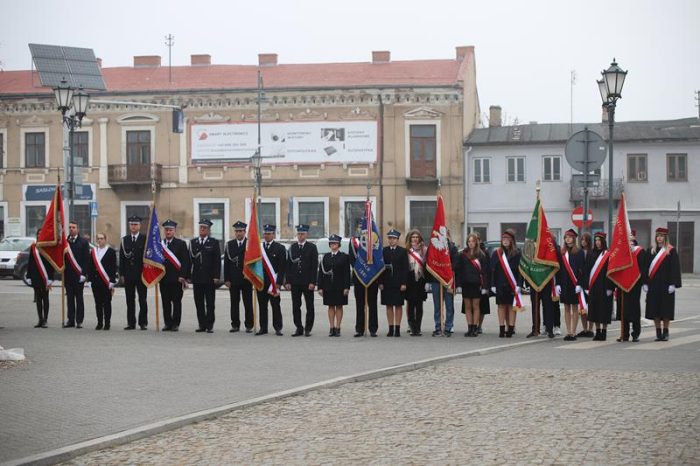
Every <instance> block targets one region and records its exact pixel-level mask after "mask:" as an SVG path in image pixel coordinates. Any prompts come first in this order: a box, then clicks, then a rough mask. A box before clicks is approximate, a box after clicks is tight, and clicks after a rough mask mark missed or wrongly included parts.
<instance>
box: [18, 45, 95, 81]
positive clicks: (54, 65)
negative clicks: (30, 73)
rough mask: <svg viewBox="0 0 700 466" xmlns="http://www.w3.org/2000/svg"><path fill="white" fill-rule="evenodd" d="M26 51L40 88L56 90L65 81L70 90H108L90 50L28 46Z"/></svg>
mask: <svg viewBox="0 0 700 466" xmlns="http://www.w3.org/2000/svg"><path fill="white" fill-rule="evenodd" d="M29 50H30V51H31V52H32V60H33V61H34V66H36V69H37V71H38V72H39V80H40V81H41V84H42V85H43V86H45V87H58V85H59V84H61V81H62V80H64V79H65V80H66V82H67V83H68V85H69V86H71V87H73V88H79V87H82V88H83V89H92V90H98V91H104V90H107V87H106V86H105V83H104V80H103V79H102V71H101V70H100V67H99V66H98V65H97V59H96V58H95V52H93V51H92V49H86V48H79V47H63V46H60V45H46V44H29Z"/></svg>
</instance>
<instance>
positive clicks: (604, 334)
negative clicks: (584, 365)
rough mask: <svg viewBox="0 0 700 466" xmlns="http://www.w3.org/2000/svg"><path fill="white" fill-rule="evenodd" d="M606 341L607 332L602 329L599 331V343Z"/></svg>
mask: <svg viewBox="0 0 700 466" xmlns="http://www.w3.org/2000/svg"><path fill="white" fill-rule="evenodd" d="M607 339H608V331H607V330H605V329H603V330H601V331H600V341H606V340H607Z"/></svg>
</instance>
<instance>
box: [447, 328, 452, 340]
mask: <svg viewBox="0 0 700 466" xmlns="http://www.w3.org/2000/svg"><path fill="white" fill-rule="evenodd" d="M451 336H452V331H451V330H445V337H447V338H450V337H451Z"/></svg>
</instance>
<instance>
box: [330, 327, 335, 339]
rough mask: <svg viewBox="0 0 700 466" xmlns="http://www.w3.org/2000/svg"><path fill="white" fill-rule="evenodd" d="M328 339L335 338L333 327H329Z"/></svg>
mask: <svg viewBox="0 0 700 466" xmlns="http://www.w3.org/2000/svg"><path fill="white" fill-rule="evenodd" d="M328 336H329V337H334V336H335V327H331V331H330V332H328Z"/></svg>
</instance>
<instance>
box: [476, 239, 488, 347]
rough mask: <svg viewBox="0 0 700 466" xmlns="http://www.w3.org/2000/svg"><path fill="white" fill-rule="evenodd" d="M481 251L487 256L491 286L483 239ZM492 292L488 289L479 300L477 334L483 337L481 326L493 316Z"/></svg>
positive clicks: (480, 245) (480, 246)
mask: <svg viewBox="0 0 700 466" xmlns="http://www.w3.org/2000/svg"><path fill="white" fill-rule="evenodd" d="M476 235H477V238H479V234H478V233H477V234H476ZM479 249H481V250H482V251H483V252H484V255H485V256H486V259H487V260H486V285H489V280H490V279H491V261H490V260H488V255H487V254H486V245H485V244H484V242H483V241H481V238H479ZM491 296H492V294H491V290H490V289H488V290H487V292H486V293H485V294H482V295H481V299H480V300H479V326H478V327H477V328H476V334H477V335H481V334H482V330H481V326H482V324H483V323H484V317H486V315H488V314H491Z"/></svg>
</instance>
